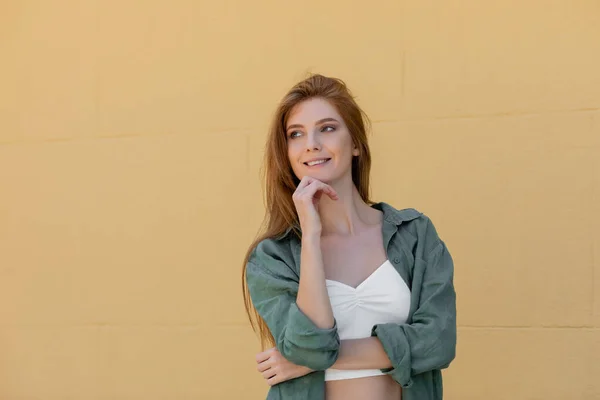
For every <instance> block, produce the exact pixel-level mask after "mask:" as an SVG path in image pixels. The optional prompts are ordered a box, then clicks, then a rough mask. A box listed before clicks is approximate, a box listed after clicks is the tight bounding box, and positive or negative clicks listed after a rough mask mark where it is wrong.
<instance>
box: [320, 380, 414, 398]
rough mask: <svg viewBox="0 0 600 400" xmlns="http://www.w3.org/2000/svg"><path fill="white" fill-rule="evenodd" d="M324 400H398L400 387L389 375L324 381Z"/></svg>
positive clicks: (400, 393)
mask: <svg viewBox="0 0 600 400" xmlns="http://www.w3.org/2000/svg"><path fill="white" fill-rule="evenodd" d="M325 399H326V400H363V399H369V400H400V399H402V387H401V386H400V385H398V383H397V382H396V381H394V379H392V377H391V376H389V375H377V376H367V377H364V378H354V379H340V380H335V381H326V382H325Z"/></svg>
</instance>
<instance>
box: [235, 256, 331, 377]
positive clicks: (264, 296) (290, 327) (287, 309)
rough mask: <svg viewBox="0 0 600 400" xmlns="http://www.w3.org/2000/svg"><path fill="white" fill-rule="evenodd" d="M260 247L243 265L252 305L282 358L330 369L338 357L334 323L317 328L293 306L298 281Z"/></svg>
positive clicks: (276, 258)
mask: <svg viewBox="0 0 600 400" xmlns="http://www.w3.org/2000/svg"><path fill="white" fill-rule="evenodd" d="M261 247H262V246H261V245H259V246H258V247H257V250H256V251H255V252H254V253H253V254H252V255H251V257H250V260H249V262H248V264H247V266H246V280H247V283H248V290H249V292H250V298H251V299H252V304H253V306H254V307H255V308H256V311H257V312H258V314H259V315H260V316H261V317H262V318H263V319H264V321H265V323H266V324H267V326H268V327H269V330H270V331H271V334H272V335H273V337H274V339H275V345H276V347H277V349H278V350H279V352H280V353H281V355H283V356H284V357H285V358H286V359H287V360H289V361H291V362H292V363H294V364H296V365H303V366H306V367H308V368H310V369H312V370H315V371H321V370H325V369H327V368H329V367H330V366H331V365H333V364H334V363H335V361H336V360H337V357H338V354H339V348H340V338H339V335H338V330H337V322H336V321H335V319H334V324H333V327H331V328H328V329H323V328H319V327H317V326H316V325H315V324H314V323H313V321H312V320H311V319H310V318H309V317H308V316H307V315H306V314H304V313H303V312H302V311H301V310H300V309H299V308H298V305H297V304H296V297H297V294H298V285H299V280H298V279H299V278H298V276H297V275H296V273H295V272H294V271H293V270H292V269H291V267H290V266H288V265H287V264H286V263H285V262H284V261H283V260H282V259H281V258H280V257H277V256H275V255H270V254H267V252H265V251H264V250H263V249H262V248H261Z"/></svg>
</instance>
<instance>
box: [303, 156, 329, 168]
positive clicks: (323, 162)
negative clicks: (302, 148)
mask: <svg viewBox="0 0 600 400" xmlns="http://www.w3.org/2000/svg"><path fill="white" fill-rule="evenodd" d="M322 160H324V161H322ZM329 160H331V158H322V159H319V160H314V161H322V162H319V163H317V164H313V165H309V164H308V163H309V162H313V160H311V161H307V162H305V163H304V165H306V166H307V167H318V166H319V165H323V164H326V163H327V162H328V161H329Z"/></svg>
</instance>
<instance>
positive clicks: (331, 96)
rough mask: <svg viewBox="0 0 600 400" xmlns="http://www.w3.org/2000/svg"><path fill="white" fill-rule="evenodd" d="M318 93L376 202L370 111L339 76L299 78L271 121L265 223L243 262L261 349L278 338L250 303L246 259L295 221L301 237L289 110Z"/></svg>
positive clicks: (360, 182) (363, 191) (360, 184)
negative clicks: (340, 126) (341, 127)
mask: <svg viewBox="0 0 600 400" xmlns="http://www.w3.org/2000/svg"><path fill="white" fill-rule="evenodd" d="M314 97H319V98H323V99H325V100H327V101H329V103H330V104H332V105H333V106H334V107H335V108H336V110H337V111H338V113H339V114H340V116H341V117H342V118H343V120H344V123H345V124H346V126H347V127H348V130H349V132H350V135H351V136H352V140H353V142H354V144H355V145H356V146H357V147H358V149H359V152H360V155H359V156H356V157H353V159H352V181H353V182H354V185H355V186H356V188H357V190H358V193H359V194H360V196H361V198H362V199H363V201H364V202H365V203H367V204H373V202H372V201H371V200H370V199H369V174H370V171H371V153H370V151H369V146H368V143H367V127H369V125H370V123H369V119H368V117H367V115H366V114H365V113H364V111H363V110H362V109H361V108H360V107H359V106H358V104H357V103H356V101H355V99H354V96H353V95H352V93H351V92H350V90H349V89H348V87H347V86H346V84H345V83H344V82H343V81H342V80H340V79H337V78H330V77H326V76H323V75H318V74H315V75H311V76H309V77H308V78H306V79H304V80H303V81H301V82H298V83H297V84H296V85H295V86H294V87H292V88H291V89H290V91H289V92H288V93H287V94H286V95H285V96H284V97H283V99H282V100H281V102H280V103H279V106H278V107H277V110H276V111H275V115H274V116H273V120H272V122H271V126H270V129H269V134H268V138H267V142H266V146H265V154H264V161H263V167H262V169H261V180H262V183H263V185H264V194H265V198H264V200H265V201H266V212H265V216H264V219H263V222H262V225H261V229H260V230H259V233H258V234H257V237H256V239H255V240H254V242H253V243H252V244H251V245H250V247H249V248H248V251H247V252H246V256H245V258H244V262H243V268H242V290H243V296H244V305H245V308H246V313H247V315H248V319H249V320H250V324H251V326H252V329H253V330H254V332H257V333H258V335H259V337H260V342H261V346H262V349H263V350H265V349H266V348H267V347H269V346H270V347H273V346H275V341H274V339H273V335H272V334H271V332H270V331H269V328H268V327H267V324H266V323H265V321H264V320H263V319H262V317H261V316H260V315H259V314H258V313H257V312H256V309H255V308H254V306H253V305H252V299H251V298H250V293H249V291H248V284H247V282H246V265H247V263H248V259H249V257H250V254H251V253H252V250H253V249H254V248H255V247H256V245H258V243H260V242H261V241H262V240H264V239H267V238H273V237H277V236H279V235H281V234H283V233H284V232H285V231H286V230H287V229H288V228H290V227H293V232H294V234H296V235H297V236H298V237H299V238H300V232H299V231H298V230H297V229H296V226H299V220H298V214H297V213H296V208H295V206H294V202H293V200H292V194H293V193H294V191H295V190H296V186H297V185H298V183H299V182H300V180H299V179H298V178H297V177H296V175H295V174H294V172H293V170H292V167H291V165H290V162H289V159H288V155H287V137H286V134H285V132H286V125H287V120H288V118H289V115H290V111H291V110H292V109H293V108H294V106H296V105H297V104H299V103H301V102H303V101H305V100H308V99H310V98H314ZM261 232H262V233H261Z"/></svg>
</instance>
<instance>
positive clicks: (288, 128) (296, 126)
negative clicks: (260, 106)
mask: <svg viewBox="0 0 600 400" xmlns="http://www.w3.org/2000/svg"><path fill="white" fill-rule="evenodd" d="M331 121H333V122H340V121H338V120H337V119H335V118H323V119H320V120H318V121H317V125H319V124H322V123H324V122H331ZM302 127H303V126H302V125H301V124H293V125H290V126H288V127H287V128H286V132H287V131H289V130H290V129H292V128H302Z"/></svg>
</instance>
